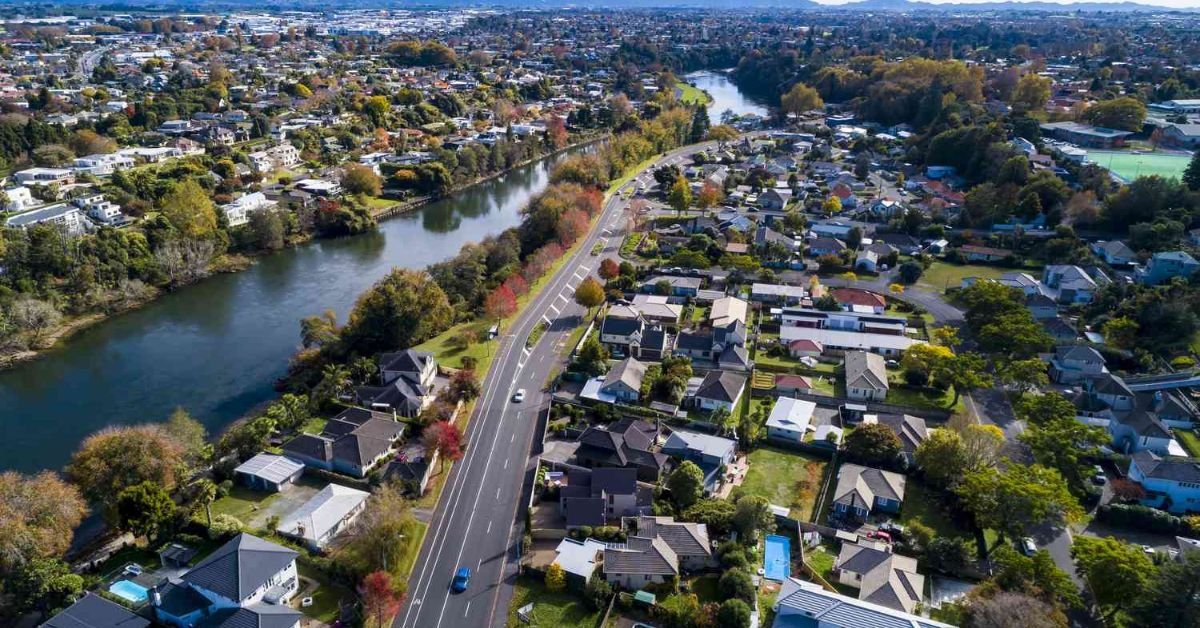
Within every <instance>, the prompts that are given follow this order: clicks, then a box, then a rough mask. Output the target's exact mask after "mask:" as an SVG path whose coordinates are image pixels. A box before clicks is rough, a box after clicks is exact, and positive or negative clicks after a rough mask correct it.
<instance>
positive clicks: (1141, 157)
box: [1087, 150, 1191, 181]
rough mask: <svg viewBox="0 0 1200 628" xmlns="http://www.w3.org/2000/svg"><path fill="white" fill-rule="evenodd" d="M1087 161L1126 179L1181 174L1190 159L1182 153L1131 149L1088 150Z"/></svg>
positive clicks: (1178, 175) (1176, 175)
mask: <svg viewBox="0 0 1200 628" xmlns="http://www.w3.org/2000/svg"><path fill="white" fill-rule="evenodd" d="M1087 158H1088V161H1091V162H1094V163H1095V164H1096V165H1099V166H1103V167H1105V168H1107V169H1109V170H1110V171H1112V173H1113V174H1115V175H1117V176H1118V177H1121V178H1122V179H1124V180H1126V181H1132V180H1134V179H1136V178H1138V177H1146V176H1150V175H1154V174H1157V175H1159V176H1163V177H1168V178H1169V177H1175V178H1179V177H1181V176H1183V170H1184V168H1187V165H1188V161H1190V160H1191V157H1189V156H1188V155H1186V154H1183V153H1134V152H1132V151H1105V150H1089V151H1088V154H1087Z"/></svg>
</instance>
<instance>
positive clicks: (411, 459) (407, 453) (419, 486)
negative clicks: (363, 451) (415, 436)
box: [384, 442, 438, 497]
mask: <svg viewBox="0 0 1200 628" xmlns="http://www.w3.org/2000/svg"><path fill="white" fill-rule="evenodd" d="M437 457H438V453H437V450H433V451H432V452H429V451H427V450H426V448H425V445H424V444H423V443H420V442H409V443H406V444H405V445H404V446H403V447H401V448H400V451H398V452H397V453H396V456H395V457H394V458H393V459H392V460H391V462H389V463H388V466H387V470H386V471H384V477H385V478H387V479H389V480H398V481H399V482H401V485H402V486H404V487H405V492H406V493H408V494H409V495H413V496H416V497H420V496H421V495H424V494H425V489H426V488H428V487H429V478H430V477H431V476H432V475H433V466H434V464H436V463H437Z"/></svg>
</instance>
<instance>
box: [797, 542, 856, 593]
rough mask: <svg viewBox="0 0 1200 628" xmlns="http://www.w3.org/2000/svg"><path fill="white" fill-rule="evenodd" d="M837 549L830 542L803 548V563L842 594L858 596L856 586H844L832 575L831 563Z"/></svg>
mask: <svg viewBox="0 0 1200 628" xmlns="http://www.w3.org/2000/svg"><path fill="white" fill-rule="evenodd" d="M837 553H838V552H837V549H835V548H834V547H833V546H832V545H830V544H825V543H822V544H821V545H818V546H817V547H814V548H812V549H806V550H804V563H805V564H807V565H808V566H809V568H811V569H812V570H813V571H814V572H816V573H817V575H819V576H821V578H822V579H824V580H825V582H828V583H829V584H831V585H833V588H835V589H837V590H838V591H839V592H841V593H842V595H846V596H849V597H854V598H856V597H858V589H857V588H856V587H851V586H846V585H844V584H841V583H839V582H838V581H837V576H835V575H833V563H834V561H835V560H837Z"/></svg>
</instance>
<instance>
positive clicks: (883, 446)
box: [845, 423, 901, 467]
mask: <svg viewBox="0 0 1200 628" xmlns="http://www.w3.org/2000/svg"><path fill="white" fill-rule="evenodd" d="M845 449H846V456H847V457H848V458H850V459H851V460H854V461H855V462H858V463H860V464H864V465H866V466H868V467H891V466H894V465H895V464H896V458H897V457H898V456H899V455H900V450H901V444H900V437H898V436H896V432H894V431H892V428H890V427H888V426H886V425H884V424H882V423H866V424H863V425H860V426H858V428H856V429H855V430H854V431H853V432H850V435H849V436H847V437H846V442H845Z"/></svg>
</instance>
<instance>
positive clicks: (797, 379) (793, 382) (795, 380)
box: [775, 374, 813, 389]
mask: <svg viewBox="0 0 1200 628" xmlns="http://www.w3.org/2000/svg"><path fill="white" fill-rule="evenodd" d="M775 387H776V388H801V389H811V388H812V387H813V383H812V381H811V380H809V379H808V378H807V377H805V376H803V375H788V374H777V375H775Z"/></svg>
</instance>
